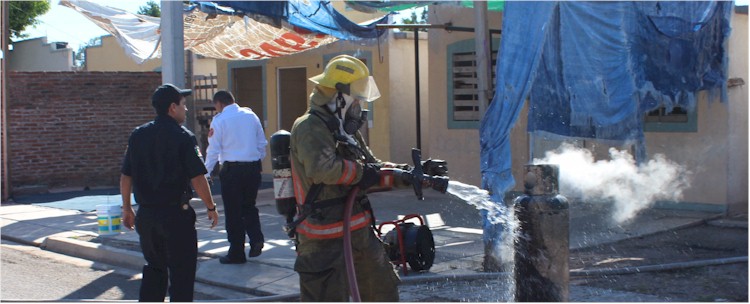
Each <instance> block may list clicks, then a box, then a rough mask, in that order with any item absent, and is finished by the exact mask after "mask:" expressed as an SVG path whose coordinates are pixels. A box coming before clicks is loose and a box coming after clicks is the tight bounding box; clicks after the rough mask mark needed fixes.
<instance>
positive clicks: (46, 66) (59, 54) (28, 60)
mask: <svg viewBox="0 0 750 304" xmlns="http://www.w3.org/2000/svg"><path fill="white" fill-rule="evenodd" d="M7 62H8V63H7V66H6V68H7V69H8V70H9V71H24V72H32V71H72V70H73V49H71V48H62V49H56V47H55V43H54V42H53V43H47V38H46V37H41V38H35V39H29V40H24V41H19V42H14V43H13V51H10V52H8V61H7Z"/></svg>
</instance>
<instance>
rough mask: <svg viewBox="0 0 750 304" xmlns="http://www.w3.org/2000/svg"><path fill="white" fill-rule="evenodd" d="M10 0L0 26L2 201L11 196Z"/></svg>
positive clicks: (3, 7) (2, 7)
mask: <svg viewBox="0 0 750 304" xmlns="http://www.w3.org/2000/svg"><path fill="white" fill-rule="evenodd" d="M8 5H9V2H8V1H0V10H1V11H0V16H1V18H2V22H1V23H2V27H0V32H2V34H0V39H2V42H0V46H1V47H2V49H1V50H0V52H2V53H3V54H2V60H0V62H1V63H0V103H2V106H1V108H2V109H1V111H2V128H3V129H2V133H3V139H2V143H1V144H0V145H2V154H3V167H2V168H3V194H2V201H6V200H8V198H9V197H10V173H9V172H10V171H9V170H8V167H9V166H8V163H9V162H10V160H9V158H10V154H8V152H9V151H8V114H7V112H8V90H7V88H8V69H7V65H6V62H7V61H8V39H9V37H10V29H9V20H8V18H9V17H8V9H9V8H10V7H9V6H8Z"/></svg>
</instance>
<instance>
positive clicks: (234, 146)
mask: <svg viewBox="0 0 750 304" xmlns="http://www.w3.org/2000/svg"><path fill="white" fill-rule="evenodd" d="M213 102H214V106H216V110H217V111H218V112H219V114H216V116H215V117H214V118H213V120H212V121H211V129H209V131H208V149H207V150H206V168H208V172H212V171H213V168H214V166H215V165H216V162H217V161H220V162H221V171H220V172H219V178H220V179H221V198H222V201H223V203H224V218H225V220H226V221H225V225H226V229H227V240H228V241H229V251H228V252H227V255H226V256H223V257H221V258H219V262H221V263H222V264H242V263H245V262H246V261H247V258H245V234H246V233H247V236H248V237H249V238H250V251H249V252H248V255H247V256H248V257H251V258H252V257H257V256H259V255H260V254H261V253H262V250H263V243H264V241H265V239H264V237H263V231H261V227H260V216H259V214H258V208H257V207H255V199H256V198H257V197H258V188H259V187H260V182H261V175H260V171H261V166H260V162H261V160H263V158H264V157H265V156H266V145H267V144H268V141H267V140H266V135H265V133H264V132H263V126H262V125H261V124H260V119H258V115H255V113H254V112H253V111H252V110H251V109H250V108H246V107H240V106H238V105H237V104H236V103H235V101H234V96H233V95H232V93H230V92H228V91H218V92H216V93H215V94H214V96H213Z"/></svg>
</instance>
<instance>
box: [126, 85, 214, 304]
mask: <svg viewBox="0 0 750 304" xmlns="http://www.w3.org/2000/svg"><path fill="white" fill-rule="evenodd" d="M191 93H192V91H191V90H182V89H179V88H177V87H175V86H174V85H172V84H164V85H162V86H159V87H158V88H157V89H156V91H154V93H153V95H152V97H151V104H152V106H153V107H154V109H155V110H156V114H157V116H156V119H154V121H151V122H149V123H146V124H144V125H141V126H139V127H137V128H136V129H135V130H134V131H133V132H132V133H131V134H130V139H129V140H128V148H127V150H126V152H125V157H124V160H123V164H122V169H121V173H122V174H121V176H120V193H121V194H122V203H123V204H122V208H123V215H122V219H123V225H124V226H125V227H127V228H128V229H130V230H133V227H135V229H136V231H137V232H138V235H139V237H140V244H141V251H142V252H143V257H144V258H145V259H146V263H147V264H146V265H145V266H143V280H142V281H141V290H140V295H139V297H138V299H139V301H146V302H163V301H164V297H165V295H166V293H167V287H168V286H169V296H170V300H171V301H176V302H189V301H192V300H193V285H194V283H195V271H196V265H197V258H198V238H197V233H196V230H195V221H196V216H195V211H194V210H193V208H192V207H191V206H190V204H189V201H190V198H191V197H192V190H191V188H190V185H192V186H193V189H195V192H197V193H198V195H199V196H200V198H201V200H203V203H204V204H205V205H206V208H208V218H209V219H210V220H211V228H213V227H214V226H216V224H217V223H218V221H219V215H218V213H217V212H216V205H215V204H214V201H213V199H212V197H211V190H210V189H209V187H208V181H207V180H206V178H205V175H204V174H206V172H207V171H206V167H205V166H204V165H203V162H202V160H201V155H200V149H198V146H197V143H196V140H195V136H194V135H193V133H191V132H190V131H189V130H187V129H186V128H184V127H182V126H181V124H182V123H183V122H184V121H185V118H186V113H187V107H186V106H185V96H188V95H190V94H191ZM131 191H134V194H135V200H136V202H137V203H138V206H139V207H138V214H137V215H135V213H134V211H133V207H132V206H131V202H130V194H131Z"/></svg>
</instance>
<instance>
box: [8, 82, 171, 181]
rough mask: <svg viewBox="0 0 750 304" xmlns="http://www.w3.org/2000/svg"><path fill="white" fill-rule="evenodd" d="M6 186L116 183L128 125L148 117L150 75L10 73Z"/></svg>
mask: <svg viewBox="0 0 750 304" xmlns="http://www.w3.org/2000/svg"><path fill="white" fill-rule="evenodd" d="M8 78H9V79H8V112H7V115H8V117H7V119H8V121H7V122H6V123H8V140H9V145H8V148H9V157H10V158H9V160H10V164H9V167H10V168H9V169H10V170H9V171H10V183H11V184H10V186H11V189H18V188H19V187H24V186H39V185H41V186H46V187H49V188H57V187H81V188H83V187H85V186H90V187H94V186H117V185H118V184H119V177H120V173H119V172H120V164H121V162H122V156H123V153H124V151H125V147H126V146H127V141H128V136H129V135H130V132H131V131H132V130H133V128H135V127H137V126H138V125H141V124H143V123H145V122H148V121H150V120H152V119H153V118H154V117H155V113H154V110H153V108H152V107H151V93H152V92H153V91H154V89H156V87H157V86H159V84H160V83H161V74H160V73H157V72H9V74H8Z"/></svg>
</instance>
